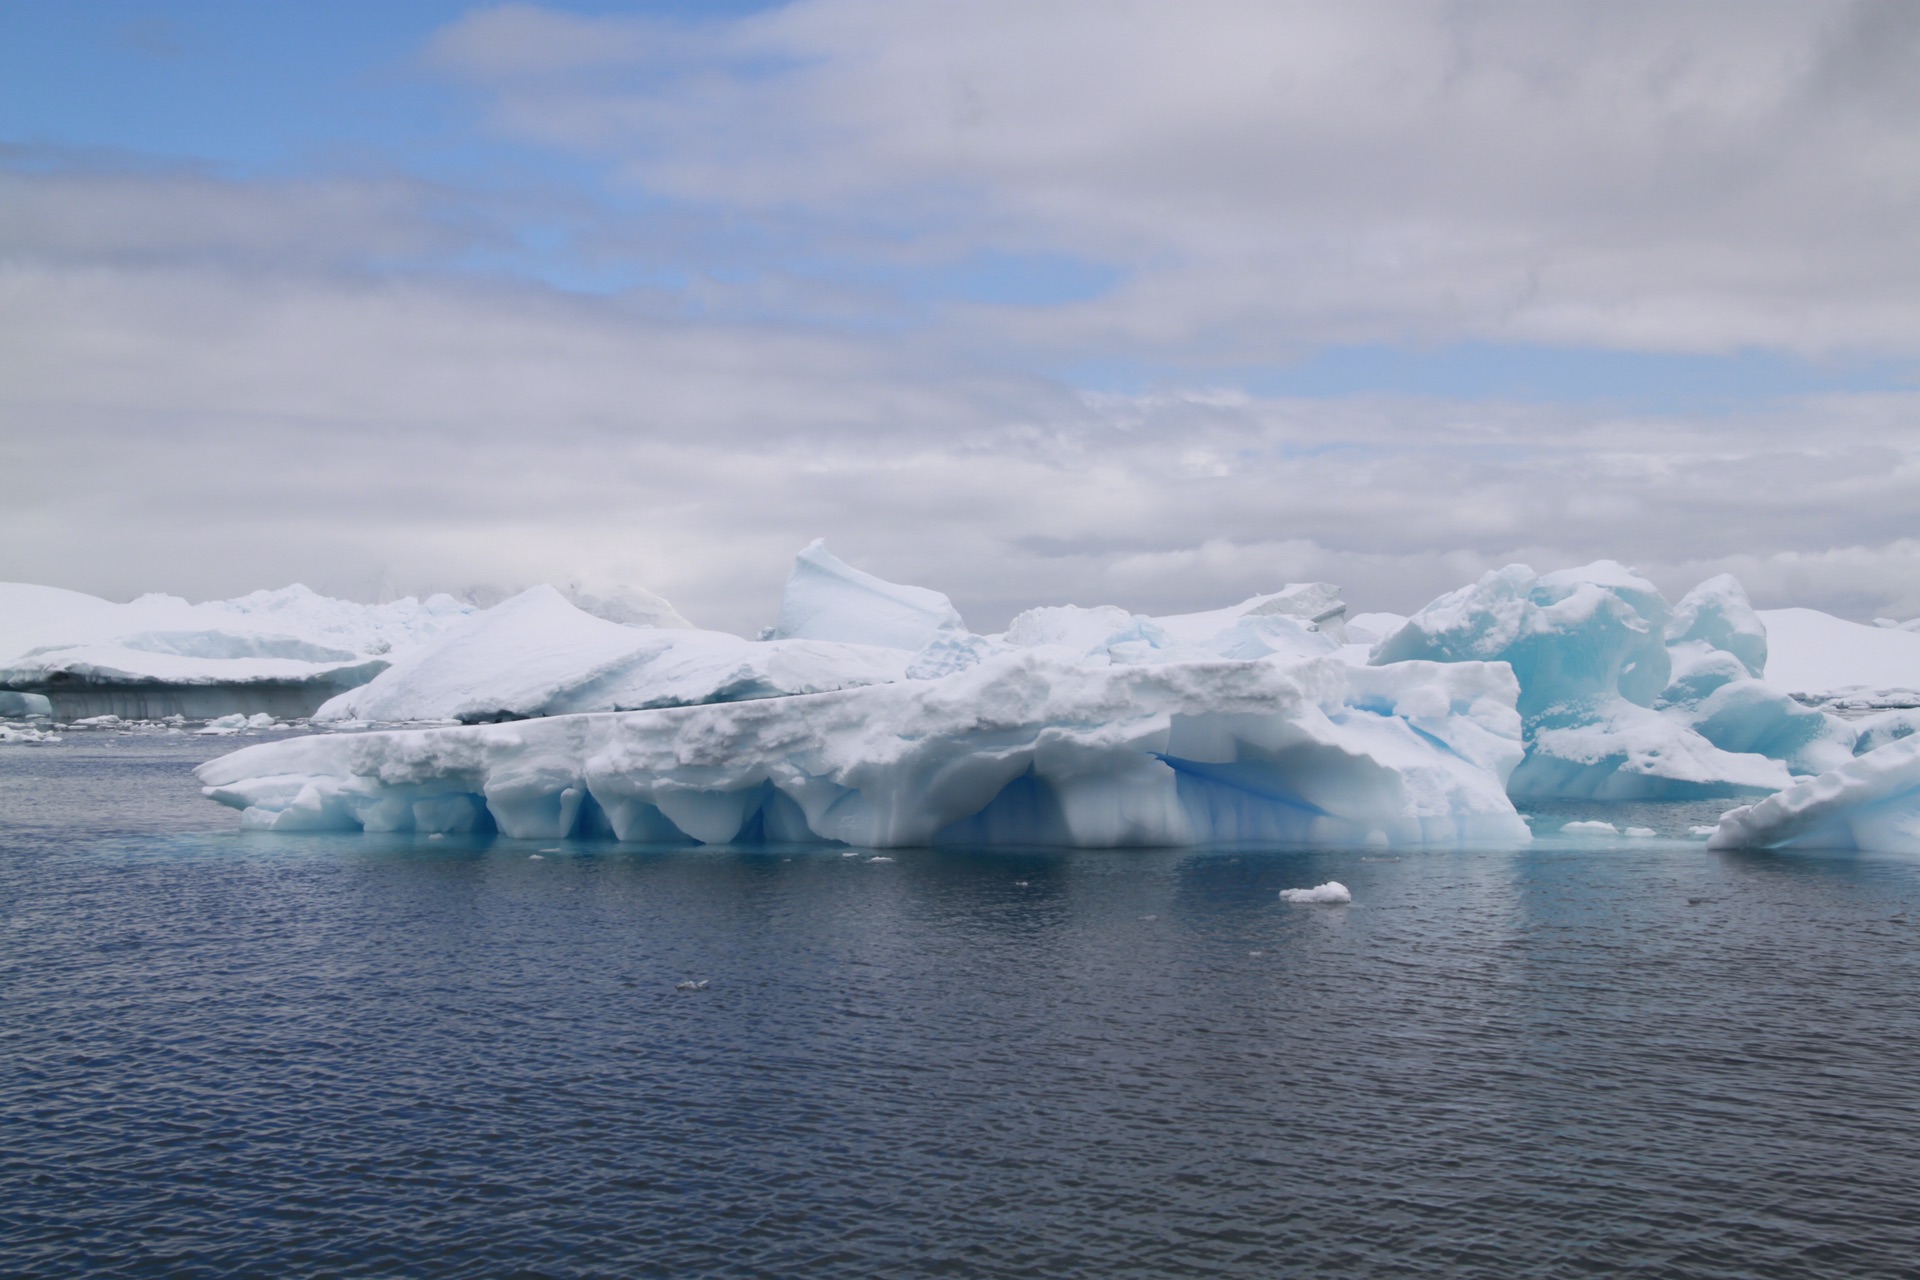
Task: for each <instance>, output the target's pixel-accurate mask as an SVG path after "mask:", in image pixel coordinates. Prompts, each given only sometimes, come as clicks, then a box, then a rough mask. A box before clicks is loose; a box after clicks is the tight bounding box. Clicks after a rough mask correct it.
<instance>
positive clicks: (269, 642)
mask: <svg viewBox="0 0 1920 1280" xmlns="http://www.w3.org/2000/svg"><path fill="white" fill-rule="evenodd" d="M473 612H474V609H473V606H471V605H465V604H461V603H460V602H459V601H457V600H454V599H453V598H452V597H451V596H445V595H439V596H434V597H432V598H430V599H428V600H426V601H424V602H422V601H418V600H414V599H412V598H411V597H409V598H407V599H404V600H397V601H394V602H392V603H391V604H384V605H363V604H355V603H353V602H352V601H348V600H335V599H332V598H330V597H327V596H322V595H320V594H318V593H316V592H314V591H311V590H309V589H308V588H306V587H303V586H300V585H298V584H296V585H294V586H290V587H283V588H280V589H279V590H277V591H255V592H253V593H252V594H250V595H245V596H240V597H238V598H236V599H232V600H212V601H207V602H205V603H203V604H189V603H187V602H186V601H185V600H182V599H180V598H179V597H178V596H167V595H145V596H141V597H140V598H139V599H137V600H134V601H131V602H130V603H127V604H116V603H114V602H112V601H108V600H102V599H99V598H98V597H96V596H89V595H84V594H82V593H81V592H78V591H65V590H62V589H60V588H58V587H43V586H36V585H33V584H29V583H17V582H7V583H0V684H14V685H32V684H39V683H43V682H45V681H47V680H48V679H50V678H54V677H56V676H66V677H71V678H76V679H79V680H82V681H86V682H89V683H102V682H104V683H122V682H155V683H162V684H178V685H210V684H244V683H248V682H253V681H288V680H293V681H299V680H310V679H313V680H322V681H324V682H327V683H336V684H341V685H348V684H353V683H357V682H359V681H362V680H366V679H370V678H371V677H372V676H373V675H374V674H375V673H376V672H378V671H380V670H382V669H383V668H384V667H385V666H386V664H387V661H388V658H387V655H389V654H391V653H395V652H404V651H406V650H409V649H412V648H417V647H418V646H420V645H421V644H424V643H427V642H429V641H431V640H432V639H433V638H434V637H436V636H438V635H440V634H441V633H442V632H444V631H445V630H447V629H448V628H449V627H450V626H453V625H455V624H457V623H458V622H460V621H461V620H462V619H464V618H465V617H466V616H467V615H469V614H471V613H473Z"/></svg>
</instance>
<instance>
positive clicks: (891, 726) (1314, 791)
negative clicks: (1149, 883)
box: [199, 642, 1528, 848]
mask: <svg viewBox="0 0 1920 1280" xmlns="http://www.w3.org/2000/svg"><path fill="white" fill-rule="evenodd" d="M742 643H745V642H742ZM900 656H901V657H905V656H906V655H905V654H904V653H903V654H901V655H900ZM370 687H371V686H370ZM1517 692H1518V691H1517V689H1516V687H1515V684H1514V680H1513V676H1512V674H1511V672H1510V671H1508V670H1507V669H1506V668H1505V667H1503V666H1499V665H1496V664H1485V663H1457V664H1449V665H1442V664H1435V663H1428V662H1407V663H1402V664H1399V665H1397V666H1395V667H1391V668H1358V669H1356V668H1353V667H1350V666H1348V665H1346V664H1344V663H1342V662H1340V661H1339V660H1338V659H1335V658H1328V657H1318V658H1307V659H1296V658H1284V657H1278V656H1270V657H1264V658H1254V659H1222V658H1208V659H1200V660H1194V661H1185V662H1144V663H1122V662H1106V663H1098V662H1087V661H1080V660H1078V659H1077V658H1075V657H1073V656H1072V655H1071V654H1069V653H1067V652H1064V651H1062V650H1061V649H1059V648H1057V647H1052V646H1037V647H1032V648H1025V649H1021V648H1009V649H1008V650H1007V651H1004V652H993V653H989V654H988V655H987V656H985V657H984V658H982V659H981V660H980V661H978V662H976V663H974V664H973V665H971V666H968V667H966V668H964V669H962V670H959V671H956V672H954V673H952V674H950V675H946V676H943V677H940V678H937V679H923V680H899V681H895V682H893V683H887V684H874V685H868V686H864V687H858V688H849V689H843V690H839V691H835V692H830V693H821V694H814V695H799V696H788V697H779V698H762V699H757V700H753V701H742V702H730V703H705V704H701V705H696V706H686V707H678V708H671V709H658V710H645V711H630V712H622V713H601V714H574V715H559V716H549V717H546V718H542V719H534V720H526V721H519V722H515V723H510V724H491V725H473V726H466V727H459V728H443V729H427V730H398V731H387V732H376V733H365V734H351V735H348V734H342V735H327V736H316V737H307V738H299V739H293V740H281V741H278V742H273V743H269V744H263V745H260V746H255V747H249V748H246V749H244V750H241V751H238V752H235V753H234V754H232V755H229V756H224V757H222V758H220V759H218V760H214V761H211V762H209V763H208V764H206V765H203V766H202V767H201V769H200V771H199V773H200V777H201V779H202V781H203V782H204V783H205V784H206V789H207V794H208V795H209V796H211V797H212V798H214V799H216V800H218V801H220V802H221V803H224V804H228V805H231V806H233V807H235V808H238V809H240V810H242V811H243V817H244V822H245V825H247V826H249V827H253V828H262V829H271V830H282V831H284V830H315V829H355V828H359V829H366V830H381V831H422V832H429V833H431V832H453V831H462V830H467V829H470V828H472V827H473V826H474V825H475V824H477V823H484V822H486V821H488V820H491V821H492V822H493V823H494V824H496V825H497V826H498V828H499V829H500V830H501V831H503V832H504V833H506V834H507V835H509V836H514V837H531V838H543V839H550V838H557V837H562V836H566V835H570V834H574V833H576V832H580V833H585V832H588V831H596V830H597V831H605V832H610V833H611V834H613V835H615V836H616V837H618V838H619V839H622V840H631V841H684V840H687V839H689V838H690V839H694V840H699V841H703V842H708V843H716V842H729V841H736V840H768V841H783V842H784V841H822V840H824V841H843V842H846V843H848V844H853V845H860V846H866V847H882V848H886V847H895V846H914V845H925V844H930V843H958V844H965V845H1018V844H1041V845H1071V846H1085V847H1114V846H1140V845H1187V844H1194V843H1200V842H1217V841H1224V842H1240V841H1260V842H1281V843H1309V844H1326V843H1334V844H1361V845H1378V846H1416V845H1443V846H1458V845H1477V846H1486V845H1496V846H1510V845H1520V844H1524V843H1526V841H1527V840H1528V834H1527V830H1526V826H1525V824H1524V823H1523V822H1522V821H1521V820H1520V818H1519V817H1518V815H1517V814H1516V813H1515V812H1514V809H1513V805H1512V803H1511V802H1510V801H1509V800H1508V799H1507V796H1506V792H1505V788H1504V783H1505V781H1506V777H1507V774H1508V772H1509V771H1510V770H1511V769H1512V768H1513V766H1514V765H1515V763H1517V761H1518V760H1519V758H1520V753H1521V745H1520V723H1519V718H1518V716H1517V715H1516V714H1515V712H1514V709H1513V706H1514V699H1515V697H1516V696H1517Z"/></svg>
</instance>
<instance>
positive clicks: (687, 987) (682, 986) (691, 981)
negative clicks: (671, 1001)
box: [673, 978, 712, 991]
mask: <svg viewBox="0 0 1920 1280" xmlns="http://www.w3.org/2000/svg"><path fill="white" fill-rule="evenodd" d="M711 981H712V979H711V978H688V979H686V980H684V981H681V982H676V983H674V984H673V989H674V990H675V991H705V990H706V989H707V984H708V983H710V982H711Z"/></svg>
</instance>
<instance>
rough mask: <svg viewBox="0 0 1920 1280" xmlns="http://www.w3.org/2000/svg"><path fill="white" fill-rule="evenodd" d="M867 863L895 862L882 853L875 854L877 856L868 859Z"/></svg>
mask: <svg viewBox="0 0 1920 1280" xmlns="http://www.w3.org/2000/svg"><path fill="white" fill-rule="evenodd" d="M867 861H868V862H892V861H893V859H892V858H889V857H888V856H887V855H886V854H884V853H880V854H875V855H874V856H873V857H871V858H868V859H867Z"/></svg>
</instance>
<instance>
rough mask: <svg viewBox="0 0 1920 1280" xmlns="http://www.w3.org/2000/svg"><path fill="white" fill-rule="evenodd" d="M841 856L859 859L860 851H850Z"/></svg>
mask: <svg viewBox="0 0 1920 1280" xmlns="http://www.w3.org/2000/svg"><path fill="white" fill-rule="evenodd" d="M840 856H841V857H843V858H857V857H859V856H860V851H859V850H858V849H849V850H847V851H846V852H845V853H843V854H841V855H840Z"/></svg>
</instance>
